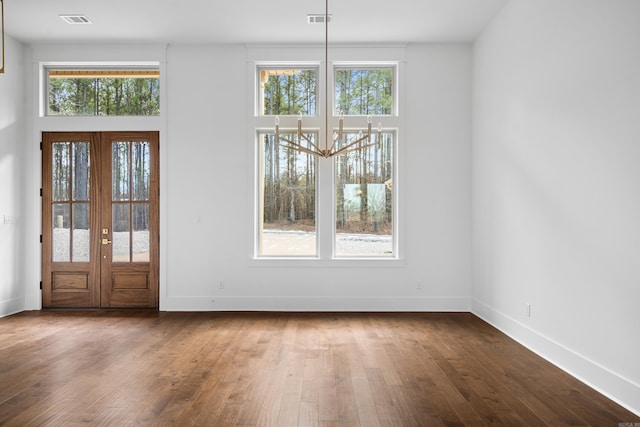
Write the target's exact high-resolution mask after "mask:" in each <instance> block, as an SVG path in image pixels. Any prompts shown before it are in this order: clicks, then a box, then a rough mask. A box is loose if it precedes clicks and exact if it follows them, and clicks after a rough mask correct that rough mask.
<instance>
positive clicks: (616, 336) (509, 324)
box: [472, 0, 640, 413]
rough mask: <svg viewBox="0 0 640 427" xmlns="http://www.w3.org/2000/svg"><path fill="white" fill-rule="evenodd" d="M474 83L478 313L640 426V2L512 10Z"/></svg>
mask: <svg viewBox="0 0 640 427" xmlns="http://www.w3.org/2000/svg"><path fill="white" fill-rule="evenodd" d="M473 79H474V80H473V85H474V103H473V114H474V126H473V134H474V139H473V145H472V158H473V160H472V176H473V189H472V193H473V201H472V206H473V209H472V212H473V260H474V279H473V283H474V285H473V301H472V306H473V312H475V313H476V314H478V315H480V316H482V317H484V318H485V319H487V320H489V321H490V322H492V323H493V324H495V325H496V326H498V327H499V328H501V329H502V330H504V331H505V332H507V333H509V334H511V335H512V336H513V337H515V338H516V339H519V340H521V341H522V342H523V343H525V344H526V345H528V346H529V347H531V348H532V349H533V350H535V351H536V352H538V353H539V354H541V355H543V356H545V357H547V358H549V359H550V360H551V361H553V362H555V363H556V364H558V365H559V366H561V367H563V368H565V369H566V370H568V371H569V372H571V373H573V374H574V375H575V376H577V377H578V378H581V379H582V380H584V381H585V382H586V383H588V384H591V385H592V386H594V387H595V388H597V389H600V390H601V391H603V392H604V393H605V394H607V395H609V396H610V397H612V398H614V399H615V400H617V401H619V402H621V403H622V404H623V405H625V406H627V407H628V408H631V409H632V410H634V411H635V412H636V413H640V363H638V355H639V354H640V335H639V332H640V331H639V327H640V308H639V307H638V302H639V301H640V262H638V260H640V220H639V219H640V190H639V183H640V167H639V166H638V165H639V162H640V2H638V1H636V0H607V1H601V0H512V1H510V2H509V3H508V4H507V6H506V7H505V8H504V9H503V10H502V12H501V14H500V15H498V17H497V18H496V19H495V20H494V21H493V23H492V24H491V25H490V26H489V27H488V28H487V29H486V30H485V31H484V32H483V34H482V35H481V37H480V38H479V39H478V40H477V42H476V44H475V49H474V73H473ZM526 304H531V315H530V317H528V316H527V315H526V311H525V305H526Z"/></svg>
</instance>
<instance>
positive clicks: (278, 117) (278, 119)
mask: <svg viewBox="0 0 640 427" xmlns="http://www.w3.org/2000/svg"><path fill="white" fill-rule="evenodd" d="M276 126H280V116H276Z"/></svg>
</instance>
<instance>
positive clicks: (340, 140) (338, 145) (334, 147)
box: [275, 0, 382, 158]
mask: <svg viewBox="0 0 640 427" xmlns="http://www.w3.org/2000/svg"><path fill="white" fill-rule="evenodd" d="M329 20H330V18H329V0H325V10H324V35H325V39H324V66H325V70H324V71H325V72H324V79H325V81H324V88H325V98H324V125H325V140H324V143H323V144H322V145H318V144H316V143H315V142H314V141H312V140H311V139H310V138H308V137H307V136H306V135H305V132H304V131H303V129H302V113H299V114H298V130H297V137H298V138H297V140H296V141H294V140H292V139H289V138H286V137H285V136H283V135H281V134H280V117H278V116H276V118H275V140H276V143H278V144H281V145H282V146H284V147H285V148H290V149H293V150H297V151H299V152H304V153H307V154H311V155H314V156H318V157H323V158H329V157H333V156H337V155H340V154H346V153H349V152H352V151H359V150H363V149H365V148H368V147H373V146H375V145H378V146H380V143H381V141H382V123H379V124H378V128H377V132H376V138H373V136H372V126H371V122H372V117H371V116H367V127H366V128H365V129H361V130H356V132H357V138H356V139H355V140H353V141H345V132H344V113H343V112H342V111H340V117H339V123H338V132H337V133H336V135H335V137H334V136H331V134H333V133H334V132H332V131H331V130H330V128H329ZM303 141H304V142H306V144H303Z"/></svg>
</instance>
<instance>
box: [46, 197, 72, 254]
mask: <svg viewBox="0 0 640 427" xmlns="http://www.w3.org/2000/svg"><path fill="white" fill-rule="evenodd" d="M52 215H53V218H52V220H53V222H52V223H53V233H52V236H53V242H51V243H52V245H51V251H52V254H51V260H52V261H53V262H69V261H70V260H71V235H70V231H69V224H70V222H71V214H70V209H69V204H68V203H60V204H54V205H53V210H52Z"/></svg>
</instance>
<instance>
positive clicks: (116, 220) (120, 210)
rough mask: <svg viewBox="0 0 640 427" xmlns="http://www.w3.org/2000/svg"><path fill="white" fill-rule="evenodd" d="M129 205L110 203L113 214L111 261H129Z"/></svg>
mask: <svg viewBox="0 0 640 427" xmlns="http://www.w3.org/2000/svg"><path fill="white" fill-rule="evenodd" d="M129 214H130V206H129V204H128V203H114V204H113V205H112V215H113V217H112V218H113V225H112V228H113V239H112V245H113V262H130V261H131V258H130V253H131V250H130V249H131V245H130V243H131V236H130V235H131V233H130V230H131V225H130V222H129V218H130V215H129Z"/></svg>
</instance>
